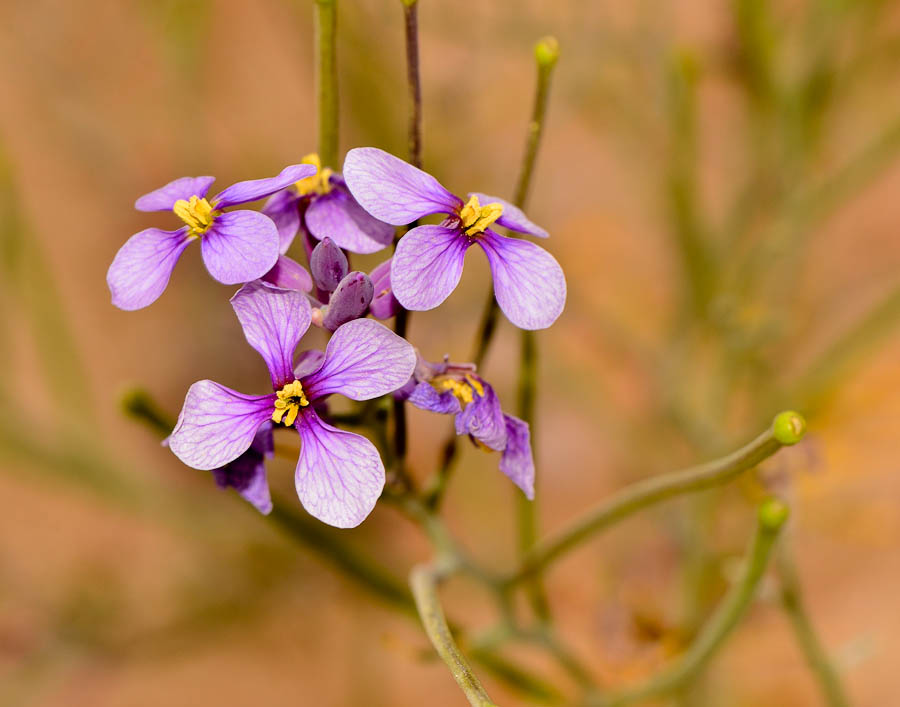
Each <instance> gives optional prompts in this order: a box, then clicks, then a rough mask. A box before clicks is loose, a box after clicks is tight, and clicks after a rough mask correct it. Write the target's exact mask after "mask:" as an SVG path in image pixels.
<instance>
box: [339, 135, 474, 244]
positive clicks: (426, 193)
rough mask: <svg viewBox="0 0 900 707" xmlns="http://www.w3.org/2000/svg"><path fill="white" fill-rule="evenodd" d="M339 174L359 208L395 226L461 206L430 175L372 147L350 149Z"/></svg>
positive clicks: (460, 202)
mask: <svg viewBox="0 0 900 707" xmlns="http://www.w3.org/2000/svg"><path fill="white" fill-rule="evenodd" d="M343 175H344V181H345V182H346V183H347V187H348V188H349V189H350V193H351V194H353V197H354V198H355V199H356V201H358V202H359V204H360V206H362V207H363V208H364V209H365V210H366V211H368V212H369V213H370V214H372V216H374V217H375V218H377V219H378V220H380V221H384V222H385V223H391V224H393V225H395V226H403V225H405V224H407V223H412V222H413V221H415V220H416V219H418V218H421V217H422V216H427V215H428V214H452V213H454V212H455V211H457V210H458V209H459V208H460V207H462V205H463V203H462V201H461V200H460V199H459V197H456V196H454V195H453V194H451V193H450V192H449V191H447V190H446V189H445V188H444V187H443V186H441V184H440V182H438V180H437V179H435V178H434V177H432V176H431V175H430V174H428V173H427V172H423V171H422V170H421V169H417V168H416V167H413V166H412V165H411V164H408V163H406V162H404V161H403V160H401V159H399V158H397V157H394V156H393V155H391V154H388V153H387V152H385V151H384V150H379V149H378V148H376V147H357V148H355V149H353V150H350V152H348V153H347V157H346V158H345V159H344V170H343ZM325 235H331V234H325Z"/></svg>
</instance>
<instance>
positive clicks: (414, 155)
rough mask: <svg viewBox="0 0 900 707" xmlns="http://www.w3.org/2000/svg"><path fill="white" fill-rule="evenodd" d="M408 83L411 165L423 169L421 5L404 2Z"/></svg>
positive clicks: (411, 0)
mask: <svg viewBox="0 0 900 707" xmlns="http://www.w3.org/2000/svg"><path fill="white" fill-rule="evenodd" d="M403 18H404V20H405V24H404V26H405V29H406V81H407V85H408V87H409V163H410V164H412V165H414V166H416V167H419V168H421V167H422V82H421V80H420V78H419V3H418V0H403Z"/></svg>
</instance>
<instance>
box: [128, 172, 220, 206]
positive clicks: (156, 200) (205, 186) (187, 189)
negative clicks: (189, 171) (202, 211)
mask: <svg viewBox="0 0 900 707" xmlns="http://www.w3.org/2000/svg"><path fill="white" fill-rule="evenodd" d="M214 181H216V178H215V177H182V178H181V179H176V180H174V181H172V182H169V183H168V184H166V186H164V187H160V188H159V189H156V190H155V191H152V192H150V193H149V194H144V195H143V196H142V197H140V198H139V199H138V200H137V201H136V202H134V208H136V209H137V210H138V211H171V210H172V207H173V206H175V202H176V201H178V200H179V199H185V200H190V198H191V197H192V196H198V197H200V198H201V199H202V198H203V197H204V196H206V192H208V191H209V188H210V187H211V186H212V183H213V182H214Z"/></svg>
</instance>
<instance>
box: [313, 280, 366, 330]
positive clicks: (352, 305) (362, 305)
mask: <svg viewBox="0 0 900 707" xmlns="http://www.w3.org/2000/svg"><path fill="white" fill-rule="evenodd" d="M373 294H375V289H374V288H373V287H372V281H371V280H370V279H369V276H368V275H366V274H365V273H363V272H358V271H354V272H351V273H347V276H346V277H345V278H344V279H343V280H341V281H340V282H339V283H338V286H337V289H336V290H335V291H334V292H332V293H331V299H330V300H329V301H328V308H327V309H326V310H325V316H324V317H323V319H322V326H323V327H325V328H326V329H328V331H335V330H336V329H337V328H338V327H339V326H341V325H342V324H346V323H347V322H349V321H352V320H354V319H359V318H360V317H361V316H363V315H364V314H365V313H366V310H367V309H368V308H369V303H370V302H371V301H372V295H373Z"/></svg>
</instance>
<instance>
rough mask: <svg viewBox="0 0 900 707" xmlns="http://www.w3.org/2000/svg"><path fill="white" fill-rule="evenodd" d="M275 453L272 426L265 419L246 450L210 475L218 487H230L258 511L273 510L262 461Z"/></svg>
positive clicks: (264, 466) (264, 464)
mask: <svg viewBox="0 0 900 707" xmlns="http://www.w3.org/2000/svg"><path fill="white" fill-rule="evenodd" d="M274 452H275V443H274V440H273V439H272V425H271V423H268V422H264V423H263V424H262V425H260V427H259V429H258V430H257V431H256V436H255V437H254V438H253V442H252V443H251V444H250V447H249V448H248V449H247V451H245V452H244V453H243V454H241V455H240V456H239V457H238V458H237V459H235V460H234V461H232V462H229V463H228V464H226V465H225V466H222V467H219V468H218V469H213V470H212V473H213V477H214V478H215V480H216V483H217V484H218V485H219V487H220V488H223V489H224V488H228V487H231V488H233V489H234V490H235V491H237V492H238V493H239V494H240V495H241V496H243V497H244V499H245V500H247V501H249V502H250V503H252V504H253V505H254V506H255V507H256V508H257V510H258V511H259V512H260V513H265V514H269V513H271V511H272V495H271V494H270V493H269V483H268V481H266V462H265V460H266V458H267V457H271V456H272V455H273V454H274Z"/></svg>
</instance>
